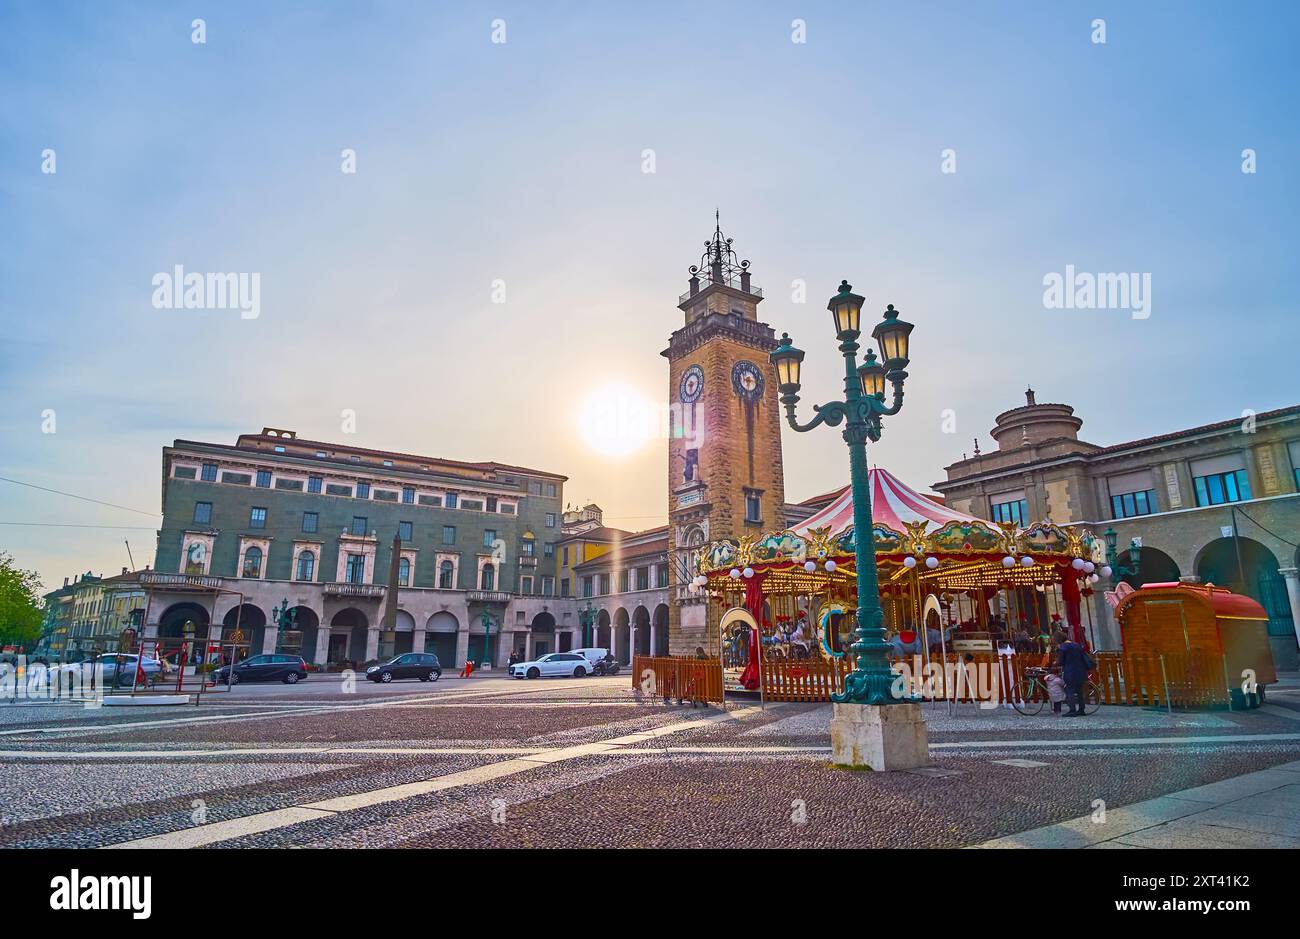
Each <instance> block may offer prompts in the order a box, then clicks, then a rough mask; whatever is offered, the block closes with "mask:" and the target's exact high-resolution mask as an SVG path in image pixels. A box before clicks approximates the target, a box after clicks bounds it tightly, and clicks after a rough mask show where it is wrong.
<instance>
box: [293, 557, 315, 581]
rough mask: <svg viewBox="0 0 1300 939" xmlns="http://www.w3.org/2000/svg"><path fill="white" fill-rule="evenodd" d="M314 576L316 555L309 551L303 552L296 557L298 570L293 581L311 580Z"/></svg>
mask: <svg viewBox="0 0 1300 939" xmlns="http://www.w3.org/2000/svg"><path fill="white" fill-rule="evenodd" d="M315 576H316V555H315V554H313V553H312V552H311V551H304V552H302V554H300V555H298V570H297V573H295V575H294V580H312V579H313V578H314V577H315Z"/></svg>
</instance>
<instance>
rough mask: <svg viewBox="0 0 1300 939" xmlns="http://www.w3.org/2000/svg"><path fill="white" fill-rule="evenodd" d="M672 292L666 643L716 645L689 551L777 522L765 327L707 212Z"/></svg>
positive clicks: (781, 489) (776, 426)
mask: <svg viewBox="0 0 1300 939" xmlns="http://www.w3.org/2000/svg"><path fill="white" fill-rule="evenodd" d="M690 273H691V277H690V282H689V288H688V290H687V292H686V293H685V294H683V295H682V296H681V297H679V298H678V305H677V307H678V309H679V310H681V311H682V313H683V314H684V315H685V320H686V322H685V325H684V326H682V328H680V329H678V330H676V331H675V332H674V333H673V334H672V337H671V339H670V340H669V342H668V348H667V349H665V350H664V352H663V355H664V356H665V357H667V359H668V363H669V364H668V395H669V398H668V400H669V405H670V413H671V414H672V433H671V436H670V439H669V442H668V540H669V545H668V547H669V556H670V558H671V562H670V564H669V597H670V603H669V651H670V652H671V653H672V654H673V655H689V654H691V653H692V652H694V651H695V648H696V646H704V647H705V648H706V649H709V650H710V651H714V650H715V648H716V645H717V637H716V636H711V635H708V634H707V633H708V630H707V629H706V623H705V620H706V615H705V614H706V610H705V605H704V600H703V597H702V596H700V595H699V593H698V592H697V591H696V590H694V589H693V588H692V587H691V585H690V580H691V578H692V577H694V575H695V570H694V567H693V563H692V559H691V555H692V553H693V552H692V549H693V548H696V547H698V546H699V545H701V544H703V543H705V542H707V541H715V540H718V539H721V538H736V539H739V538H741V537H743V536H744V535H747V534H758V533H759V532H761V531H765V530H772V529H778V528H781V527H782V526H784V524H785V518H784V506H785V476H784V471H783V468H782V464H781V414H780V410H779V405H778V402H777V388H776V384H777V383H776V368H775V366H773V365H772V363H771V361H770V360H769V359H768V354H769V353H770V352H771V351H772V350H773V349H774V348H776V345H777V341H776V336H775V334H774V333H773V331H772V327H770V326H768V325H767V324H766V323H762V322H759V319H758V305H759V303H761V302H762V300H763V292H762V291H761V290H760V289H758V288H757V287H755V286H753V285H752V284H751V283H750V272H749V262H748V261H737V257H736V253H735V251H734V250H732V247H731V239H730V238H725V237H723V234H722V230H721V224H720V222H718V221H717V220H716V218H715V225H714V231H713V237H712V238H711V239H710V240H709V241H706V242H705V249H704V256H703V257H702V258H701V260H700V263H699V264H698V265H693V266H692V267H691V269H690Z"/></svg>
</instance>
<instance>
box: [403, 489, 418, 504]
mask: <svg viewBox="0 0 1300 939" xmlns="http://www.w3.org/2000/svg"><path fill="white" fill-rule="evenodd" d="M402 501H403V502H404V503H406V504H407V505H414V504H415V490H414V489H413V488H412V487H410V486H403V487H402Z"/></svg>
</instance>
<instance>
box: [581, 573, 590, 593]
mask: <svg viewBox="0 0 1300 939" xmlns="http://www.w3.org/2000/svg"><path fill="white" fill-rule="evenodd" d="M582 595H583V596H584V597H590V596H591V595H592V592H591V578H590V577H584V578H582Z"/></svg>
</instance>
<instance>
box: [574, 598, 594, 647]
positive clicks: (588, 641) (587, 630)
mask: <svg viewBox="0 0 1300 939" xmlns="http://www.w3.org/2000/svg"><path fill="white" fill-rule="evenodd" d="M578 622H580V623H581V624H582V647H583V648H584V649H590V648H591V647H592V646H594V645H595V644H596V637H595V636H594V635H593V634H592V629H591V628H592V626H594V625H595V623H596V608H595V607H593V606H592V605H591V601H590V600H588V601H587V608H586V609H585V610H579V611H578Z"/></svg>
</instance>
